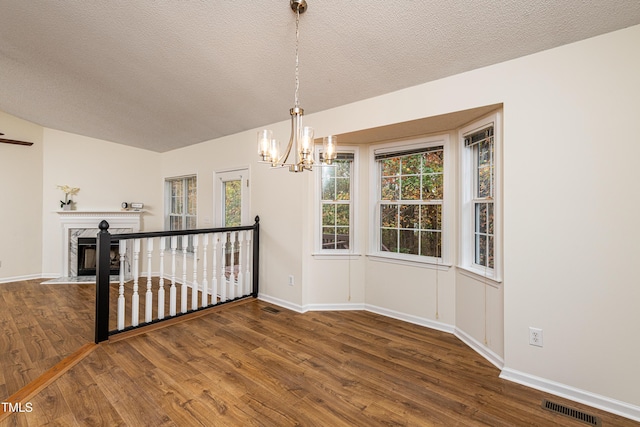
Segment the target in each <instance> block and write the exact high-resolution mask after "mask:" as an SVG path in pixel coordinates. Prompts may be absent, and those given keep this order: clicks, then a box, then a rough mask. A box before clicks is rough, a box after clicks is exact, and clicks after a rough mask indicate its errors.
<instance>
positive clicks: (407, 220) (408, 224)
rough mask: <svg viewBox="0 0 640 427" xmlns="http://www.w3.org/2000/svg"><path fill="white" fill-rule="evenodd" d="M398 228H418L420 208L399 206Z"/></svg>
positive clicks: (416, 206)
mask: <svg viewBox="0 0 640 427" xmlns="http://www.w3.org/2000/svg"><path fill="white" fill-rule="evenodd" d="M400 227H401V228H419V227H420V206H418V205H400Z"/></svg>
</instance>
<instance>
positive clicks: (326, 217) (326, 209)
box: [322, 203, 336, 226]
mask: <svg viewBox="0 0 640 427" xmlns="http://www.w3.org/2000/svg"><path fill="white" fill-rule="evenodd" d="M322 225H323V226H326V225H330V226H335V225H336V209H335V205H331V204H325V203H323V204H322Z"/></svg>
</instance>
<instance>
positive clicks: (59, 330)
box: [0, 279, 95, 399]
mask: <svg viewBox="0 0 640 427" xmlns="http://www.w3.org/2000/svg"><path fill="white" fill-rule="evenodd" d="M41 282H42V280H40V279H39V280H25V281H20V282H13V283H2V284H0V367H1V368H2V369H1V370H0V399H6V398H7V397H8V396H10V395H12V394H14V393H16V392H17V391H18V390H20V389H21V388H22V387H24V386H26V385H27V384H29V383H30V382H31V381H33V380H35V379H36V378H38V377H39V376H40V375H42V374H43V373H44V372H45V371H47V369H49V368H51V367H53V366H54V365H56V364H57V363H58V362H60V361H61V360H62V359H64V358H65V357H67V356H69V355H70V354H72V353H73V352H74V351H76V350H78V349H79V348H80V347H81V346H82V345H83V344H86V343H88V342H93V328H94V317H95V315H94V311H95V285H79V284H75V285H58V284H55V285H41V284H40V283H41Z"/></svg>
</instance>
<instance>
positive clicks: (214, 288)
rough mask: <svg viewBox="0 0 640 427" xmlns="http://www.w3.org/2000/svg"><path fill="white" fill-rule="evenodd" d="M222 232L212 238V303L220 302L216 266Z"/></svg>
mask: <svg viewBox="0 0 640 427" xmlns="http://www.w3.org/2000/svg"><path fill="white" fill-rule="evenodd" d="M219 236H220V234H219V233H215V234H214V235H213V238H212V239H211V243H213V271H212V272H211V304H214V305H215V304H217V303H218V276H217V273H218V271H217V270H216V266H217V265H218V242H219V241H220V237H219Z"/></svg>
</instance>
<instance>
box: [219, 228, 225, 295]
mask: <svg viewBox="0 0 640 427" xmlns="http://www.w3.org/2000/svg"><path fill="white" fill-rule="evenodd" d="M226 249H227V235H226V234H223V235H222V240H221V246H220V252H221V260H220V264H221V265H222V266H221V268H220V302H225V301H226V300H227V278H226V277H225V273H226V266H227V250H226Z"/></svg>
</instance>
